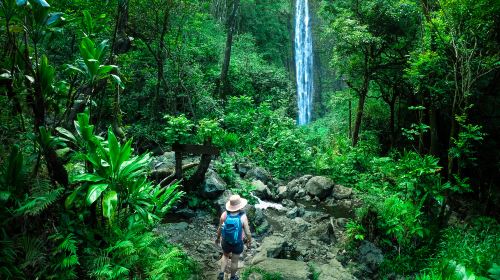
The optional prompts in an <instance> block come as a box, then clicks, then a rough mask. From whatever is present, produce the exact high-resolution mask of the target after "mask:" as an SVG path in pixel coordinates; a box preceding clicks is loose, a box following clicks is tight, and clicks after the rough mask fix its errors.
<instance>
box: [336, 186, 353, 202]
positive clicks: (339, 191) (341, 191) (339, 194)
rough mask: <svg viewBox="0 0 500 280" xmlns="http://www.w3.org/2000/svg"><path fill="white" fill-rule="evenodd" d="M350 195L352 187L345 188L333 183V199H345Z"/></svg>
mask: <svg viewBox="0 0 500 280" xmlns="http://www.w3.org/2000/svg"><path fill="white" fill-rule="evenodd" d="M351 196H352V188H346V187H344V186H342V185H335V186H334V187H333V197H335V199H346V198H350V197H351Z"/></svg>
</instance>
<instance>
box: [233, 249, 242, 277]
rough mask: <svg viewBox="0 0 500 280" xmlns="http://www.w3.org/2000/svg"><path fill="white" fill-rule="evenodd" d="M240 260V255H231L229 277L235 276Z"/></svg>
mask: <svg viewBox="0 0 500 280" xmlns="http://www.w3.org/2000/svg"><path fill="white" fill-rule="evenodd" d="M239 260H240V255H239V254H238V255H236V254H233V256H232V257H231V277H233V276H235V275H236V271H237V270H238V262H239Z"/></svg>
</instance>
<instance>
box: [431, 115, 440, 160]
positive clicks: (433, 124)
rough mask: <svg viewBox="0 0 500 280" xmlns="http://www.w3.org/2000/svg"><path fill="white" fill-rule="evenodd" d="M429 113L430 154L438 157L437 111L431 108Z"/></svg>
mask: <svg viewBox="0 0 500 280" xmlns="http://www.w3.org/2000/svg"><path fill="white" fill-rule="evenodd" d="M430 110H431V112H430V127H431V128H430V129H431V146H430V151H429V152H430V154H431V155H433V156H438V154H439V138H438V110H437V109H436V108H432V107H431V109H430Z"/></svg>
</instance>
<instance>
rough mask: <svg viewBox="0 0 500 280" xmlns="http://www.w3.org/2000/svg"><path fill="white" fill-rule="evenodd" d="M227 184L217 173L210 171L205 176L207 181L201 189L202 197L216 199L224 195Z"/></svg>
mask: <svg viewBox="0 0 500 280" xmlns="http://www.w3.org/2000/svg"><path fill="white" fill-rule="evenodd" d="M226 187H227V184H226V182H224V180H222V178H221V177H220V176H219V174H217V173H216V172H215V171H213V170H211V169H209V170H208V172H207V173H206V174H205V181H204V182H203V185H202V189H201V196H202V197H205V198H208V199H214V198H217V197H218V196H220V195H221V194H223V193H224V191H225V190H226Z"/></svg>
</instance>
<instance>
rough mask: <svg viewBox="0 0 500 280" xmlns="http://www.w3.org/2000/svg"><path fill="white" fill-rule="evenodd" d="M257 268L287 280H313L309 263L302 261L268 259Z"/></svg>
mask: <svg viewBox="0 0 500 280" xmlns="http://www.w3.org/2000/svg"><path fill="white" fill-rule="evenodd" d="M256 267H257V268H260V269H262V270H264V271H266V272H268V273H279V274H280V275H281V276H282V279H287V280H308V279H311V278H310V277H311V275H310V270H309V266H308V265H307V263H305V262H301V261H292V260H284V259H272V258H267V259H264V260H263V261H262V262H260V263H258V264H257V265H256ZM322 279H323V278H322ZM325 279H327V278H325Z"/></svg>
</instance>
